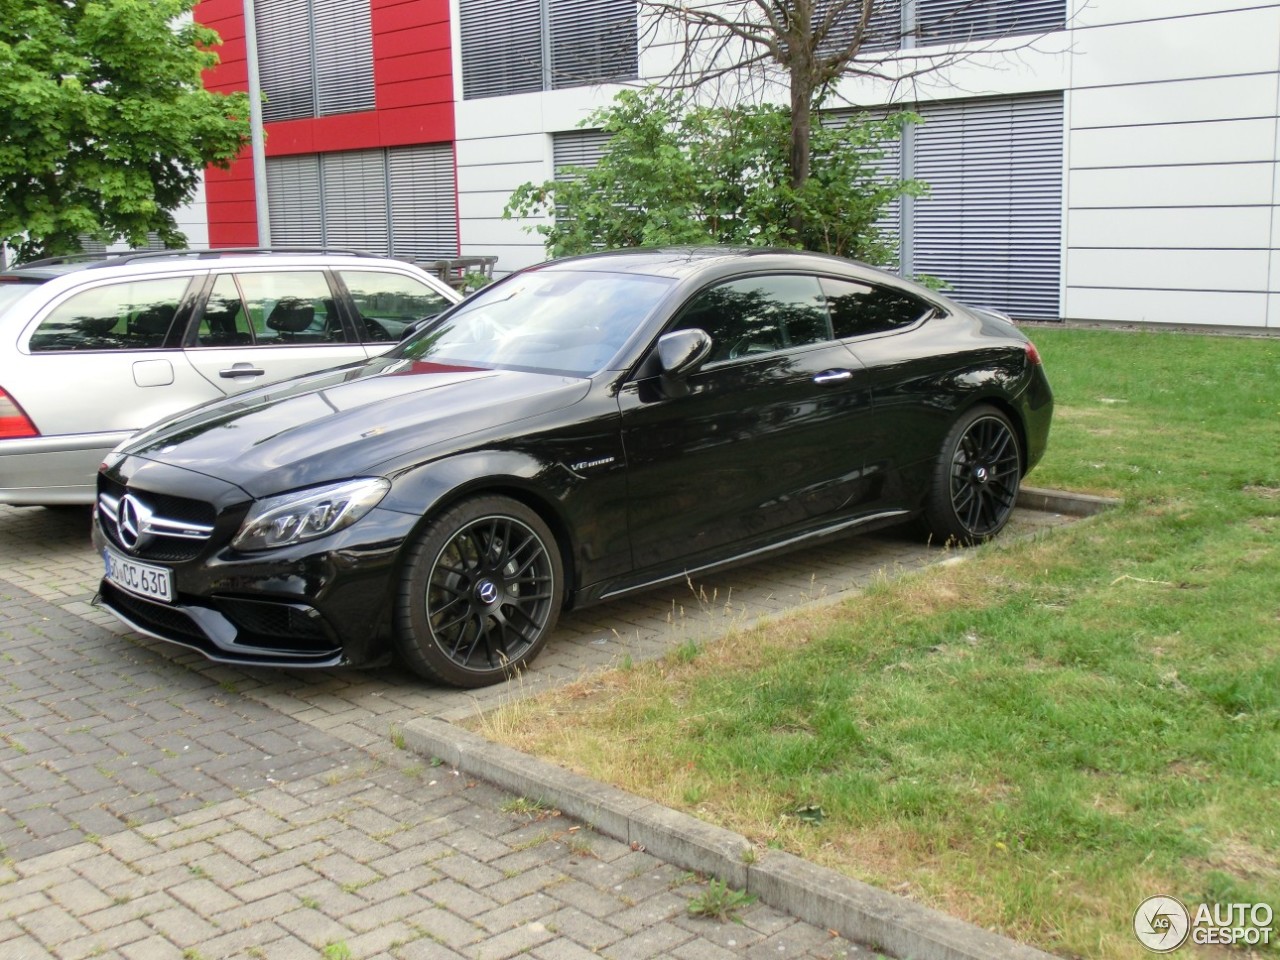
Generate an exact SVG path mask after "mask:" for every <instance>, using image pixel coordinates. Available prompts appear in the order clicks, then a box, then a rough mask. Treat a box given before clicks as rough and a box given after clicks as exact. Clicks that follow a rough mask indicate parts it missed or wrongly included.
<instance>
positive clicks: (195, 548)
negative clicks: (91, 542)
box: [98, 477, 217, 563]
mask: <svg viewBox="0 0 1280 960" xmlns="http://www.w3.org/2000/svg"><path fill="white" fill-rule="evenodd" d="M126 494H128V495H131V496H132V499H133V500H134V501H136V502H137V504H138V505H139V506H140V508H141V509H142V510H144V511H145V512H146V514H147V518H148V519H147V523H146V526H147V528H148V532H147V534H146V535H144V536H143V537H142V539H140V540H139V541H138V544H136V545H133V546H130V545H129V544H126V543H125V540H124V537H123V536H122V535H121V530H120V516H121V515H120V510H121V501H122V500H123V499H124V497H125V495H126ZM216 519H217V514H216V511H215V510H214V508H213V505H212V504H209V503H205V502H204V501H202V500H192V499H189V498H187V497H175V496H170V495H169V494H164V493H152V492H150V491H136V490H128V489H126V488H125V487H123V486H121V485H120V484H118V483H116V482H114V481H112V480H110V479H108V478H106V477H103V478H102V480H101V483H100V485H99V488H98V521H99V524H100V525H101V527H102V531H103V533H105V534H106V536H107V538H108V539H109V540H110V541H111V542H112V543H114V544H115V545H116V546H118V547H120V548H122V549H124V550H127V551H128V552H129V553H131V554H133V555H134V556H137V557H142V558H144V559H147V560H159V561H164V562H168V563H181V562H184V561H187V560H194V559H195V558H196V557H198V556H200V554H201V553H203V552H204V550H205V547H206V546H207V544H208V541H209V538H210V537H211V536H212V535H213V527H214V521H215V520H216Z"/></svg>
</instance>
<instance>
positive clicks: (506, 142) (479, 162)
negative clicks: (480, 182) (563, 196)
mask: <svg viewBox="0 0 1280 960" xmlns="http://www.w3.org/2000/svg"><path fill="white" fill-rule="evenodd" d="M495 129H499V128H495ZM455 149H456V152H457V156H458V166H459V167H476V166H490V165H493V164H503V163H539V162H541V161H543V160H545V159H546V158H547V157H549V156H550V155H551V153H550V150H551V148H550V147H549V146H548V137H547V135H546V134H545V133H543V132H541V131H538V132H537V133H530V134H523V135H519V136H509V137H486V138H484V139H474V138H473V139H468V140H463V139H462V138H461V137H459V138H458V141H457V143H456V145H455Z"/></svg>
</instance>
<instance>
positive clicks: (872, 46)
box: [637, 0, 1031, 217]
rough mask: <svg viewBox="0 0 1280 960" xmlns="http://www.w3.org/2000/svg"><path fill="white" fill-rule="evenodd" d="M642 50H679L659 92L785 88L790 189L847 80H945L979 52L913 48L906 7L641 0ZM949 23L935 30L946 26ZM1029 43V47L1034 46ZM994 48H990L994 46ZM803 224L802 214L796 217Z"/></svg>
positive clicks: (976, 3)
mask: <svg viewBox="0 0 1280 960" xmlns="http://www.w3.org/2000/svg"><path fill="white" fill-rule="evenodd" d="M637 2H638V4H639V7H640V10H641V13H642V16H644V15H647V16H645V19H644V24H645V25H644V27H643V28H642V44H641V45H642V46H650V47H662V46H671V47H674V49H675V57H674V59H673V61H672V65H671V67H670V68H669V70H668V71H667V72H666V74H665V75H664V76H663V77H662V78H661V79H660V80H659V81H658V84H659V86H662V87H667V88H671V89H683V90H692V89H705V88H708V87H710V88H713V89H718V87H719V85H720V84H722V83H729V84H733V85H740V84H742V83H743V82H744V81H751V80H754V81H756V82H757V83H758V84H759V85H760V86H761V87H762V88H764V87H767V86H770V85H776V86H780V87H782V88H784V89H785V90H786V91H787V93H788V97H789V101H790V107H791V184H792V186H793V187H796V188H798V187H800V186H802V185H803V184H804V183H805V181H807V180H808V179H809V174H810V167H811V165H810V146H809V143H810V134H811V132H812V128H813V123H814V114H815V113H816V111H817V109H818V107H819V105H820V104H821V103H822V101H823V99H824V98H825V97H826V96H827V95H828V94H829V93H830V92H831V91H832V90H833V89H834V87H835V85H836V84H837V83H838V82H839V81H840V80H842V79H844V78H846V77H865V78H869V79H874V80H880V81H885V82H887V83H890V84H895V85H896V84H899V83H902V82H904V81H910V80H912V79H914V78H916V77H919V76H922V75H923V74H927V73H937V72H938V71H940V70H943V69H944V68H946V67H948V66H950V65H952V64H954V63H956V62H957V61H958V60H960V59H962V58H964V57H965V56H972V55H973V53H974V52H975V51H974V49H973V48H972V47H963V48H960V49H959V50H957V48H956V47H954V46H950V47H934V48H933V50H927V49H926V50H922V49H920V48H919V47H916V46H913V45H904V44H903V40H904V35H905V36H910V35H911V31H904V27H903V22H902V8H903V0H637ZM989 2H990V0H960V2H956V3H953V4H952V5H950V6H949V7H948V8H947V13H946V14H945V16H944V18H943V19H944V20H951V21H952V22H953V25H958V24H963V23H964V18H965V17H966V16H972V15H973V14H974V12H975V11H981V10H982V9H989ZM945 26H946V24H945V23H939V24H935V25H934V27H935V28H938V27H943V28H945ZM1030 42H1031V41H1027V42H1026V44H1025V45H1029V44H1030ZM989 45H990V41H988V46H989ZM795 216H796V217H798V216H800V214H796V215H795Z"/></svg>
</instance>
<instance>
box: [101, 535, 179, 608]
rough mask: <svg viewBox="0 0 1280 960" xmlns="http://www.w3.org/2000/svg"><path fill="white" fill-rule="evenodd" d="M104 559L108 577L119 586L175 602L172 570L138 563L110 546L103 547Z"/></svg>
mask: <svg viewBox="0 0 1280 960" xmlns="http://www.w3.org/2000/svg"><path fill="white" fill-rule="evenodd" d="M102 560H103V563H104V564H105V566H106V569H107V579H108V580H110V581H111V582H112V583H114V584H115V585H116V586H117V587H120V588H121V589H123V590H128V591H129V592H130V593H136V594H137V595H138V596H140V597H146V598H148V599H150V600H163V601H164V602H165V603H173V571H172V570H169V569H168V568H166V567H153V566H151V565H150V564H148V563H138V561H136V560H130V559H129V558H128V557H122V556H120V554H118V553H116V552H115V551H114V550H111V549H109V548H103V551H102Z"/></svg>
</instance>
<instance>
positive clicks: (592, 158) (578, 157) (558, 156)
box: [551, 130, 609, 181]
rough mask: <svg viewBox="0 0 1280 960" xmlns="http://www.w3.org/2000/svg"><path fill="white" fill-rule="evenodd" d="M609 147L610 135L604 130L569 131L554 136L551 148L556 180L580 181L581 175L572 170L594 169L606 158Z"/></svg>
mask: <svg viewBox="0 0 1280 960" xmlns="http://www.w3.org/2000/svg"><path fill="white" fill-rule="evenodd" d="M608 145H609V134H607V133H605V132H604V131H603V130H569V131H566V132H564V133H557V134H553V135H552V138H551V147H552V157H553V162H554V164H555V168H556V179H557V180H560V181H572V180H576V179H578V176H579V174H576V173H575V172H574V171H573V170H572V169H571V168H573V167H594V166H595V165H596V164H597V163H599V162H600V158H601V157H603V156H604V152H605V149H606V148H607V147H608Z"/></svg>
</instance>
